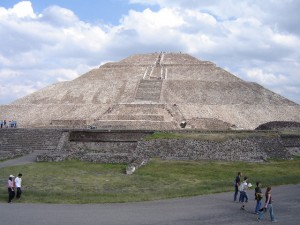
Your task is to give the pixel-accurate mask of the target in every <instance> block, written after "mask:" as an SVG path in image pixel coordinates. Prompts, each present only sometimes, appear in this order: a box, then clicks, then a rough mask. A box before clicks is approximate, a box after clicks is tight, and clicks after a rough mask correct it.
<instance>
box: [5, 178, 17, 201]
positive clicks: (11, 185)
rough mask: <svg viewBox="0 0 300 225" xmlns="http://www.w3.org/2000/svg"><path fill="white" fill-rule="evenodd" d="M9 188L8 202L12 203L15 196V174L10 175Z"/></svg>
mask: <svg viewBox="0 0 300 225" xmlns="http://www.w3.org/2000/svg"><path fill="white" fill-rule="evenodd" d="M7 188H8V203H11V201H12V200H13V198H14V197H15V194H16V193H15V185H14V176H13V175H10V176H9V178H8V181H7Z"/></svg>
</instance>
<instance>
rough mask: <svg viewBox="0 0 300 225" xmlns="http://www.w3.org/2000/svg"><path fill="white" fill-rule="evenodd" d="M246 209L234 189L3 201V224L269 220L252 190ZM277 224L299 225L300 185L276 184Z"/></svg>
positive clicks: (187, 224)
mask: <svg viewBox="0 0 300 225" xmlns="http://www.w3.org/2000/svg"><path fill="white" fill-rule="evenodd" d="M248 195H249V203H248V205H247V206H246V208H247V209H248V210H247V211H241V210H240V205H239V204H238V203H234V202H232V193H221V194H214V195H207V196H199V197H193V198H183V199H172V200H163V201H153V202H141V203H127V204H99V205H98V204H92V205H52V204H22V203H13V204H4V203H1V204H0V224H1V225H25V224H30V225H61V224H64V225H69V224H70V225H96V224H98V225H99V224H100V225H112V224H118V225H129V224H130V225H135V224H136V225H146V224H153V225H163V224H169V225H191V224H193V225H194V224H195V225H197V224H198V225H199V224H201V225H202V224H203V225H206V224H222V225H226V224H228V225H241V224H249V225H251V224H270V223H271V221H270V217H269V214H266V215H265V219H264V221H262V222H259V223H258V222H257V220H256V218H257V216H256V215H254V214H253V209H254V206H255V201H254V200H253V195H254V194H253V190H251V191H249V192H248ZM272 195H273V200H274V203H273V207H274V212H275V216H276V218H277V220H278V222H277V224H285V225H298V224H299V218H300V217H299V215H300V206H299V203H300V185H299V184H298V185H288V186H280V187H274V188H273V194H272Z"/></svg>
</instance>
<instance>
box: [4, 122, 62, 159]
mask: <svg viewBox="0 0 300 225" xmlns="http://www.w3.org/2000/svg"><path fill="white" fill-rule="evenodd" d="M62 133H63V131H62V130H56V129H14V128H11V129H0V159H6V158H14V157H16V156H21V155H25V154H28V153H30V152H33V151H40V152H50V151H54V150H56V149H57V146H58V143H59V140H60V138H61V136H62Z"/></svg>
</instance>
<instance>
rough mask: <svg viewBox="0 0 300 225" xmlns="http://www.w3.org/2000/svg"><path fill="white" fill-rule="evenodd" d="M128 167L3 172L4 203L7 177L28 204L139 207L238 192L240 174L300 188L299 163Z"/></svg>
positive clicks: (80, 165)
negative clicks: (19, 178)
mask: <svg viewBox="0 0 300 225" xmlns="http://www.w3.org/2000/svg"><path fill="white" fill-rule="evenodd" d="M125 169H126V165H111V164H95V163H88V162H80V161H66V162H59V163H35V164H29V165H24V166H15V167H7V168H2V169H1V171H0V184H1V190H0V201H2V202H4V201H6V199H7V188H6V183H7V178H8V176H9V175H10V174H14V175H16V174H18V173H19V172H21V173H23V198H22V200H21V201H20V202H26V203H114V202H134V201H148V200H157V199H167V198H176V197H187V196H195V195H204V194H211V193H218V192H227V191H233V187H232V181H233V179H234V177H235V175H236V173H237V172H238V171H242V172H243V174H244V175H246V176H248V177H249V182H251V183H253V184H254V183H255V182H256V180H260V181H261V182H262V184H263V186H267V185H272V186H274V185H282V184H298V183H300V158H296V159H295V160H290V161H283V160H281V161H278V160H276V161H269V162H268V163H243V162H219V161H197V162H193V161H162V160H158V159H155V160H152V161H151V162H150V163H149V164H148V165H146V166H144V167H141V168H140V169H139V170H138V171H137V172H136V173H135V174H133V175H131V176H127V175H125Z"/></svg>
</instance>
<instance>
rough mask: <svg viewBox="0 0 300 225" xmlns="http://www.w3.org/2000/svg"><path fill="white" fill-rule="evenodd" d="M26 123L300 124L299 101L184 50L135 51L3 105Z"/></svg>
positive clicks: (9, 115) (1, 114) (3, 114)
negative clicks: (119, 59)
mask: <svg viewBox="0 0 300 225" xmlns="http://www.w3.org/2000/svg"><path fill="white" fill-rule="evenodd" d="M0 109H1V111H0V118H1V119H6V120H11V119H13V120H16V121H18V125H19V127H78V128H84V127H88V126H89V125H94V126H96V127H97V128H98V129H163V130H164V129H166V130H169V129H181V128H180V123H181V122H182V121H186V122H187V126H186V128H187V129H188V128H195V129H213V130H215V129H228V128H231V127H237V128H243V129H254V128H256V127H257V126H259V125H260V124H262V123H266V122H270V121H295V122H300V106H299V105H298V104H296V103H294V102H292V101H290V100H288V99H286V98H284V97H282V96H280V95H278V94H275V93H273V92H271V91H269V90H267V89H265V88H263V87H262V86H260V85H258V84H256V83H250V82H245V81H243V80H241V79H239V78H238V77H236V76H234V75H233V74H230V73H229V72H227V71H225V70H223V69H222V68H219V67H216V65H215V64H214V63H211V62H208V61H200V60H198V59H196V58H194V57H192V56H190V55H187V54H181V53H176V54H175V53H153V54H140V55H133V56H130V57H128V58H126V59H124V60H122V61H120V62H115V63H107V64H105V65H103V66H101V67H100V68H98V69H94V70H92V71H90V72H88V73H86V74H84V75H82V76H80V77H79V78H77V79H75V80H72V81H67V82H61V83H57V84H54V85H51V86H49V87H47V88H44V89H42V90H40V91H37V92H35V93H33V94H31V95H28V96H26V97H24V98H21V99H19V100H17V101H15V102H13V103H12V104H10V105H4V106H1V107H0Z"/></svg>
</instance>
